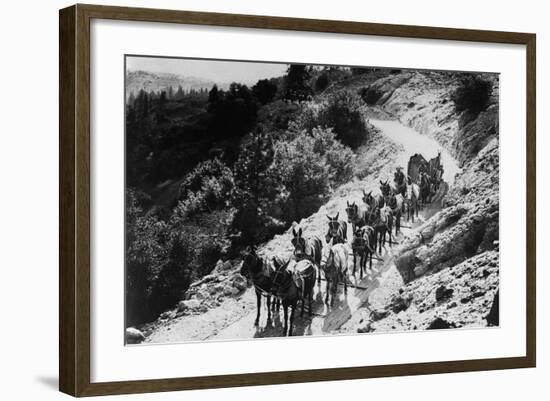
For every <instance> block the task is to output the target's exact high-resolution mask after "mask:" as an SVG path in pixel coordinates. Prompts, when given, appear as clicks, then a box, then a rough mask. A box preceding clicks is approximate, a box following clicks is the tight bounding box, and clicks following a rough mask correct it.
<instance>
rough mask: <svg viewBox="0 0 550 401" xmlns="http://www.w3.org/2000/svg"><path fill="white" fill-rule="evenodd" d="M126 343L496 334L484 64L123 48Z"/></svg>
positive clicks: (494, 108) (489, 113) (492, 132)
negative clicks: (332, 60)
mask: <svg viewBox="0 0 550 401" xmlns="http://www.w3.org/2000/svg"><path fill="white" fill-rule="evenodd" d="M124 74H125V93H124V94H122V93H121V101H122V99H123V100H124V102H125V152H126V154H125V188H124V191H125V230H126V232H125V322H124V330H125V340H126V344H127V345H130V344H132V345H134V344H163V343H184V342H197V341H231V340H252V339H255V338H270V337H287V336H334V335H369V333H388V334H390V333H392V332H408V331H423V330H432V329H436V330H439V329H451V330H459V329H489V328H490V327H495V326H499V74H498V73H494V72H479V71H437V70H415V69H406V68H400V67H399V66H386V67H380V66H344V65H317V64H290V63H284V62H271V63H268V62H256V61H241V60H215V59H186V58H174V57H158V56H147V55H126V56H125V71H124Z"/></svg>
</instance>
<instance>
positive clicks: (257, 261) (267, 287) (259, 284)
mask: <svg viewBox="0 0 550 401" xmlns="http://www.w3.org/2000/svg"><path fill="white" fill-rule="evenodd" d="M240 273H241V274H242V275H243V276H247V277H249V278H250V279H251V280H252V283H253V284H254V288H255V290H256V304H257V307H258V312H257V314H256V320H255V321H254V325H255V326H257V325H258V323H259V321H260V310H261V306H262V296H265V298H266V303H267V321H268V322H270V321H271V295H272V294H271V288H272V287H273V276H274V275H275V269H274V268H273V267H272V265H271V264H270V263H269V261H267V260H266V259H264V258H263V257H261V256H259V255H258V254H257V253H256V249H255V248H254V247H250V251H249V252H248V253H247V254H246V256H245V257H244V260H243V264H242V266H241V271H240ZM276 304H278V302H277V303H276V302H274V303H273V307H274V308H275V306H276ZM277 307H278V305H277Z"/></svg>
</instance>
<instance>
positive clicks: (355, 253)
mask: <svg viewBox="0 0 550 401" xmlns="http://www.w3.org/2000/svg"><path fill="white" fill-rule="evenodd" d="M356 258H357V251H355V250H353V277H355V266H356V265H357V261H356ZM359 270H361V260H359Z"/></svg>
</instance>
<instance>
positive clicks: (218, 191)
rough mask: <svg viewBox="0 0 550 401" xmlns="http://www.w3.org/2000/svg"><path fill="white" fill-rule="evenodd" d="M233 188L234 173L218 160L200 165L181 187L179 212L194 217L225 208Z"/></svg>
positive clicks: (188, 175)
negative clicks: (197, 214)
mask: <svg viewBox="0 0 550 401" xmlns="http://www.w3.org/2000/svg"><path fill="white" fill-rule="evenodd" d="M233 187H234V182H233V173H232V171H231V169H229V168H228V167H227V166H226V165H225V164H224V163H223V162H222V161H220V160H219V159H217V158H216V159H213V160H208V161H206V162H203V163H200V164H198V165H197V167H195V168H194V169H193V171H191V172H190V173H189V174H187V176H186V177H185V180H184V181H183V183H182V184H181V185H180V195H179V199H180V202H179V203H178V208H179V212H180V213H183V214H185V215H187V216H193V215H194V214H196V213H201V212H211V211H213V210H216V209H221V208H224V207H225V206H227V205H228V202H229V199H230V198H231V193H232V191H233Z"/></svg>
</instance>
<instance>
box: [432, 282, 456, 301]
mask: <svg viewBox="0 0 550 401" xmlns="http://www.w3.org/2000/svg"><path fill="white" fill-rule="evenodd" d="M453 292H454V290H453V289H452V288H447V287H445V286H444V285H442V286H439V287H437V289H436V290H435V300H436V301H437V302H441V301H444V300H447V299H449V298H451V297H452V296H453Z"/></svg>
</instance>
